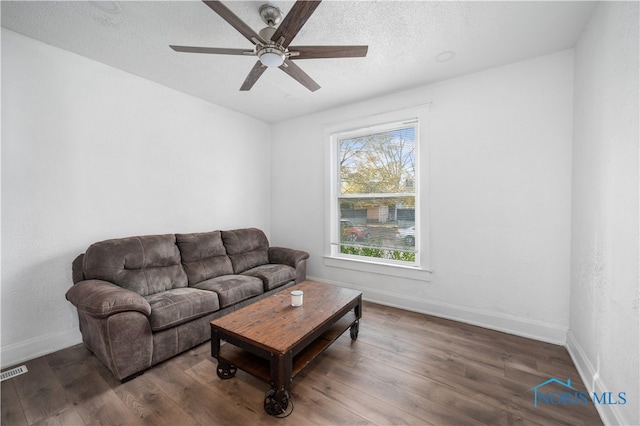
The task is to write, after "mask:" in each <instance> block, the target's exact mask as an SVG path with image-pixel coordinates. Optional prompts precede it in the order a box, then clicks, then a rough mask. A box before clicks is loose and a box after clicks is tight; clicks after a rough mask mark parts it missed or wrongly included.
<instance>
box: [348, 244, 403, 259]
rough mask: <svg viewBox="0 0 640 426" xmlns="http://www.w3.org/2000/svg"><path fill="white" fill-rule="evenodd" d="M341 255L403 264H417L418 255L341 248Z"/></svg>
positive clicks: (382, 250) (394, 251) (391, 251)
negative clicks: (388, 260)
mask: <svg viewBox="0 0 640 426" xmlns="http://www.w3.org/2000/svg"><path fill="white" fill-rule="evenodd" d="M340 253H344V254H351V255H354V256H365V257H376V258H379V259H392V260H400V261H402V262H415V261H416V254H415V253H414V252H411V251H404V250H391V249H380V248H374V247H359V246H342V245H341V246H340Z"/></svg>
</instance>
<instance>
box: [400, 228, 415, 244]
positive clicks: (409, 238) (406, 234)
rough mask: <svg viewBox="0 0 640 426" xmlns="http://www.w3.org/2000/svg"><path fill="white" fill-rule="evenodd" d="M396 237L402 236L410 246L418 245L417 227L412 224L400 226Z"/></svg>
mask: <svg viewBox="0 0 640 426" xmlns="http://www.w3.org/2000/svg"><path fill="white" fill-rule="evenodd" d="M396 237H398V238H400V239H401V240H402V241H404V242H405V243H406V244H407V245H409V246H415V245H416V227H415V225H414V226H410V227H408V228H398V231H397V232H396Z"/></svg>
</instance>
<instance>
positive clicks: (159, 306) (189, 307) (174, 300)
mask: <svg viewBox="0 0 640 426" xmlns="http://www.w3.org/2000/svg"><path fill="white" fill-rule="evenodd" d="M145 299H146V300H147V302H149V305H151V315H150V316H149V322H150V323H151V330H153V331H160V330H164V329H167V328H170V327H174V326H176V325H180V324H184V323H186V322H189V321H191V320H194V319H196V318H200V317H202V316H204V315H207V314H210V313H212V312H215V311H217V310H219V309H220V301H219V299H218V295H217V294H216V293H214V292H211V291H206V290H199V289H196V288H176V289H172V290H167V291H163V292H160V293H156V294H152V295H149V296H145Z"/></svg>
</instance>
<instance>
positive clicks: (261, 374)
mask: <svg viewBox="0 0 640 426" xmlns="http://www.w3.org/2000/svg"><path fill="white" fill-rule="evenodd" d="M292 290H302V291H303V292H304V303H303V305H302V306H299V307H294V306H291V291H292ZM361 317H362V292H359V291H355V290H350V289H346V288H341V287H337V286H334V285H330V284H323V283H318V282H312V281H304V282H302V283H300V284H297V285H295V286H293V287H289V288H287V289H285V290H282V291H280V292H278V293H275V294H274V295H272V296H269V297H267V298H265V299H262V300H260V301H258V302H256V303H253V304H251V305H248V306H245V307H243V308H241V309H238V310H237V311H234V312H232V313H230V314H228V315H225V316H223V317H220V318H218V319H215V320H213V321H211V356H213V357H214V358H216V359H217V360H218V368H217V373H218V376H219V377H220V378H222V379H230V378H232V377H233V376H234V375H235V374H236V371H237V369H238V368H239V369H241V370H243V371H245V372H247V373H249V374H251V375H253V376H255V377H257V378H259V379H261V380H264V381H265V382H267V383H269V384H270V385H271V389H270V390H269V391H267V393H266V395H265V400H264V409H265V411H266V412H267V413H269V414H271V415H275V416H277V415H280V414H283V413H285V411H286V409H287V406H288V405H289V398H290V395H289V384H290V383H291V381H292V380H293V378H294V377H295V376H296V375H297V374H298V373H299V372H300V371H301V370H302V369H303V368H304V367H305V366H306V365H308V364H309V363H310V362H311V361H312V360H313V359H314V358H315V357H317V356H318V355H319V354H320V353H322V352H323V351H324V350H325V349H326V348H328V347H329V346H330V345H331V343H333V342H334V341H335V340H336V339H337V338H338V337H340V335H342V333H344V332H345V331H347V330H350V332H351V339H353V340H355V339H357V338H358V330H359V321H360V318H361ZM221 340H224V341H226V342H227V343H228V344H226V345H222V346H221V345H220V341H221Z"/></svg>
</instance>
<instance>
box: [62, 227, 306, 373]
mask: <svg viewBox="0 0 640 426" xmlns="http://www.w3.org/2000/svg"><path fill="white" fill-rule="evenodd" d="M308 258H309V254H308V253H306V252H304V251H300V250H292V249H288V248H283V247H269V242H268V240H267V237H266V235H265V234H264V233H263V232H262V231H261V230H259V229H255V228H246V229H236V230H232V231H213V232H203V233H193V234H166V235H147V236H138V237H128V238H120V239H113V240H107V241H102V242H98V243H95V244H92V245H91V246H90V247H89V248H88V249H87V251H86V252H85V253H84V254H81V255H80V256H78V257H77V258H76V259H75V260H74V262H73V267H72V269H73V281H74V285H73V287H71V288H70V289H69V290H68V291H67V293H66V298H67V300H69V301H70V302H71V303H73V305H74V306H75V307H76V308H77V310H78V319H79V325H80V332H81V333H82V340H83V342H84V344H85V346H86V347H87V348H88V349H89V350H90V351H91V352H93V353H94V354H95V355H96V356H97V357H98V358H99V359H100V360H101V361H102V362H103V363H104V364H105V365H106V366H107V367H108V368H109V370H111V372H112V373H113V375H114V376H115V377H116V378H117V379H118V380H122V381H125V380H127V379H129V378H131V377H135V376H136V375H137V374H140V373H141V372H143V371H144V370H146V369H147V368H149V367H151V366H153V365H156V364H158V363H160V362H162V361H164V360H166V359H168V358H170V357H173V356H174V355H177V354H179V353H181V352H183V351H185V350H187V349H190V348H192V347H194V346H196V345H198V344H200V343H202V342H204V341H206V340H208V339H210V338H211V329H210V326H209V323H210V322H211V321H212V320H213V319H214V318H217V317H219V316H222V315H224V314H226V313H228V312H230V311H233V310H235V309H238V308H239V307H242V306H246V305H248V304H250V303H252V302H254V301H256V300H259V299H261V298H263V297H266V296H268V295H270V294H272V293H274V292H276V291H280V290H282V289H284V288H287V287H289V286H292V285H294V284H295V283H298V282H301V281H303V280H304V279H305V277H306V259H308Z"/></svg>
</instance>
